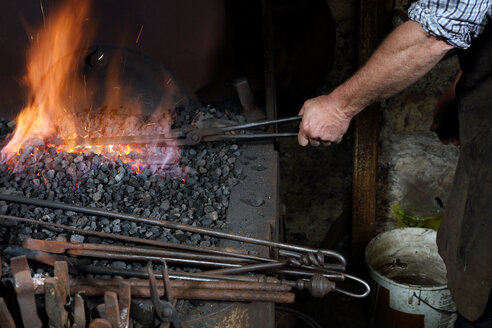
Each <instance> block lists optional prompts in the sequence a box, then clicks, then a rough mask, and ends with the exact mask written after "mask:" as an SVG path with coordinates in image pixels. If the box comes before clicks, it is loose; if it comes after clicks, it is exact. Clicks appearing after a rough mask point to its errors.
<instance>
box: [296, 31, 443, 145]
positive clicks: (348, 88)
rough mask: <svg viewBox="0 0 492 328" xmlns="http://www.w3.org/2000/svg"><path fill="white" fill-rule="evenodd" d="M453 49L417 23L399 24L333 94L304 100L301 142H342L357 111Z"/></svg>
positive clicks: (400, 87)
mask: <svg viewBox="0 0 492 328" xmlns="http://www.w3.org/2000/svg"><path fill="white" fill-rule="evenodd" d="M451 49H453V46H452V45H450V44H449V43H447V42H446V41H444V40H443V39H441V38H438V37H435V36H431V35H429V34H428V33H427V32H426V31H425V30H424V29H423V28H422V27H421V25H420V24H419V23H416V22H414V21H408V22H406V23H404V24H402V25H400V26H399V27H398V28H396V29H395V30H394V31H393V32H392V33H391V34H390V35H389V36H388V37H387V38H386V39H385V40H384V42H383V43H382V44H381V45H380V46H379V48H378V49H377V50H376V51H375V52H374V54H373V55H372V56H371V57H370V58H369V60H368V61H367V63H366V64H365V65H364V66H363V67H362V68H361V69H360V70H359V71H357V72H356V73H355V74H354V75H353V76H352V77H351V78H349V79H348V80H347V81H346V82H344V83H343V84H341V85H340V86H339V87H337V88H336V89H335V90H334V91H333V92H332V93H330V94H328V95H323V96H319V97H316V98H313V99H309V100H307V101H306V102H305V103H304V105H303V107H302V109H301V111H300V113H299V114H300V115H303V120H302V122H301V125H300V130H299V135H298V141H299V144H300V145H301V146H306V145H307V144H308V143H311V145H314V146H317V145H319V144H320V141H321V142H324V143H332V142H340V141H341V139H342V136H343V134H344V133H345V132H346V130H347V128H348V126H349V123H350V121H351V119H352V118H353V117H354V116H355V115H356V114H357V113H359V112H360V111H361V110H363V109H364V108H365V107H367V106H368V105H370V104H371V103H374V102H376V101H378V100H381V99H384V98H387V97H390V96H392V95H393V94H395V93H397V92H399V91H401V90H403V89H404V88H406V87H407V86H409V85H410V84H412V83H413V82H415V81H416V80H418V79H419V78H421V77H422V76H424V75H425V74H426V73H427V72H428V71H429V70H430V69H431V68H432V67H434V66H435V65H436V64H437V63H438V62H439V60H441V58H442V57H443V56H444V55H445V54H446V53H447V52H448V51H449V50H451Z"/></svg>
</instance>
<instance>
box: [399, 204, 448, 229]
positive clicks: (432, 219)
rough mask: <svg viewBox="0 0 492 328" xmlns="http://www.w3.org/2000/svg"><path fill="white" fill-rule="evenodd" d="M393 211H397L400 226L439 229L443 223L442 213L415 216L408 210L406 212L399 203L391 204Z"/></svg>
mask: <svg viewBox="0 0 492 328" xmlns="http://www.w3.org/2000/svg"><path fill="white" fill-rule="evenodd" d="M391 209H392V210H393V213H395V216H396V219H397V221H398V227H400V228H404V227H410V228H428V229H434V230H437V229H439V226H440V225H441V215H440V214H439V215H434V216H428V217H415V216H412V215H409V214H408V212H407V213H405V210H404V209H403V207H401V206H400V205H399V204H397V205H393V206H391Z"/></svg>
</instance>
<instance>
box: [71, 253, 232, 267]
mask: <svg viewBox="0 0 492 328" xmlns="http://www.w3.org/2000/svg"><path fill="white" fill-rule="evenodd" d="M67 253H68V254H69V255H72V256H84V257H93V258H98V259H106V260H121V261H140V262H147V261H152V262H162V260H163V259H164V258H163V257H159V256H150V255H134V254H123V253H110V252H107V251H93V250H85V249H69V250H68V251H67ZM165 260H166V261H167V262H170V263H176V264H184V265H197V266H205V267H214V268H217V267H218V268H224V267H225V268H238V267H241V265H240V264H233V263H222V262H212V261H201V260H193V259H180V258H172V257H166V258H165Z"/></svg>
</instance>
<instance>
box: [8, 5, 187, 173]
mask: <svg viewBox="0 0 492 328" xmlns="http://www.w3.org/2000/svg"><path fill="white" fill-rule="evenodd" d="M89 2H90V1H84V0H69V1H65V3H64V4H63V5H61V6H60V7H59V8H58V9H57V10H55V11H53V12H52V13H51V14H50V15H49V16H48V17H47V19H46V23H45V25H44V26H43V27H42V28H41V29H40V30H39V32H38V33H37V36H38V37H37V38H35V40H36V41H35V42H34V43H33V44H32V45H31V47H30V49H29V52H28V56H27V59H28V62H27V74H26V76H25V84H26V86H27V87H28V90H29V105H28V106H26V107H25V108H23V109H22V111H21V112H20V114H19V115H18V116H17V117H16V119H15V121H16V129H15V131H14V133H13V135H12V136H11V137H10V141H9V143H8V144H7V145H6V146H5V147H4V148H3V149H2V150H1V159H2V161H3V162H7V163H9V164H13V165H14V166H16V160H17V159H18V158H19V157H23V158H24V159H25V158H27V157H28V156H27V154H24V153H23V150H25V149H31V148H32V147H34V148H36V147H37V148H38V149H39V150H41V151H44V150H45V149H47V148H48V147H50V146H53V147H54V148H55V149H56V150H57V152H62V151H65V152H74V153H83V152H94V153H97V154H103V155H105V156H107V157H108V158H111V159H114V160H118V159H120V160H121V161H122V162H123V163H130V164H131V166H132V168H133V169H134V171H136V172H137V173H138V172H141V171H142V169H141V167H142V166H144V165H153V167H156V166H159V165H161V167H164V166H165V165H166V164H167V163H172V162H173V161H174V163H176V162H177V158H179V157H177V156H179V154H178V155H176V153H177V152H176V151H174V152H173V151H167V150H166V149H164V148H162V147H156V145H145V146H135V145H108V146H101V145H86V146H81V145H77V144H73V143H69V142H68V141H67V140H69V139H71V140H72V142H73V140H77V138H91V137H97V136H116V135H137V134H162V133H166V132H167V131H168V130H169V129H170V121H171V115H169V114H170V113H169V110H170V108H169V106H168V104H171V103H172V99H171V98H172V97H173V96H174V92H176V89H171V91H170V94H169V95H167V98H166V99H165V100H163V103H162V104H161V105H159V106H158V108H156V110H155V111H154V114H153V115H152V117H151V118H150V120H151V122H149V121H148V120H145V119H142V118H141V117H138V114H135V113H136V112H140V108H141V104H140V103H138V100H135V101H136V102H137V103H134V100H129V101H127V100H125V99H119V98H120V97H124V95H123V93H124V92H123V91H120V82H122V81H121V78H122V74H121V73H122V72H120V71H119V69H120V68H119V67H118V62H117V61H114V62H110V63H109V66H108V76H107V80H106V81H105V88H106V93H105V102H106V109H102V110H100V111H99V113H91V110H92V107H93V104H92V103H91V97H92V96H93V95H88V92H87V90H86V87H87V85H86V80H85V75H84V78H83V79H82V78H81V77H79V76H78V68H79V65H80V62H81V50H86V49H88V48H89V46H90V45H91V44H90V42H91V40H92V37H93V36H94V32H95V29H94V23H93V22H92V21H91V20H90V19H89V14H90V5H89ZM140 33H141V31H140ZM102 56H103V55H101V57H102ZM170 81H172V79H171V78H169V77H168V76H166V77H165V79H163V81H162V83H163V84H165V83H166V82H167V85H169V84H170ZM123 84H124V83H123ZM169 88H171V86H169ZM117 98H118V99H117ZM122 100H123V101H124V102H128V103H125V106H128V107H130V108H131V112H132V115H128V114H126V115H122V114H121V113H118V112H117V109H115V108H118V107H119V106H118V104H119V103H120V102H121V101H122ZM144 100H145V99H144ZM166 102H167V103H166ZM76 105H78V107H79V108H80V107H83V108H86V109H87V110H88V113H85V114H86V115H87V117H86V118H83V116H81V115H83V113H82V112H81V111H80V109H76V107H77V106H76ZM84 106H86V107H84ZM115 111H116V112H115ZM54 139H56V140H60V139H61V140H64V142H65V144H64V145H59V144H56V145H51V144H50V140H54ZM29 146H32V147H29ZM21 153H22V154H21ZM30 156H31V157H35V156H36V154H35V152H34V153H31V154H30ZM150 158H152V161H151V162H152V164H148V163H147V162H149V161H150ZM156 158H157V160H156ZM146 161H147V162H146ZM159 162H160V163H159ZM156 163H157V165H156Z"/></svg>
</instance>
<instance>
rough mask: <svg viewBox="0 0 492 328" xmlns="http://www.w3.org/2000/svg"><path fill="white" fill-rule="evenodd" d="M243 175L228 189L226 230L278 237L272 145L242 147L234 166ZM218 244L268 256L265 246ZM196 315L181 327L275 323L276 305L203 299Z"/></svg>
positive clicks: (275, 158) (275, 162)
mask: <svg viewBox="0 0 492 328" xmlns="http://www.w3.org/2000/svg"><path fill="white" fill-rule="evenodd" d="M238 168H240V169H242V170H243V173H244V174H245V175H246V178H245V179H244V180H241V181H240V182H239V184H237V185H236V186H235V187H234V188H233V189H232V192H231V196H230V200H229V209H228V212H227V219H226V228H225V230H227V231H230V232H235V233H241V234H246V235H248V236H251V237H258V238H262V239H269V240H278V233H279V198H278V174H279V172H278V154H277V152H276V151H275V150H274V147H273V144H248V146H247V147H245V148H241V156H240V158H239V159H238V160H237V161H236V164H235V169H238ZM219 246H221V247H234V248H242V249H248V250H253V251H256V252H258V253H259V254H260V255H262V256H269V255H270V254H269V250H268V248H267V247H264V246H256V245H249V244H244V243H241V242H235V241H226V240H222V241H221V242H220V243H219ZM193 310H194V311H195V312H196V314H191V315H188V316H186V317H184V318H183V322H182V325H183V327H190V328H191V327H193V328H202V327H218V328H225V327H236V328H247V327H265V328H270V327H271V328H273V327H274V326H275V304H273V303H261V302H253V303H239V302H236V303H232V302H227V303H226V302H204V303H203V304H202V305H200V306H197V307H195V308H194V309H193Z"/></svg>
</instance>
